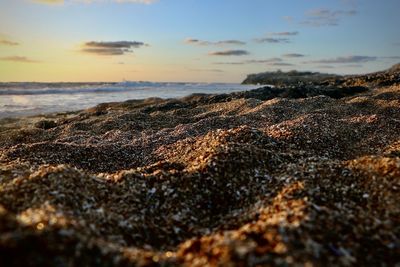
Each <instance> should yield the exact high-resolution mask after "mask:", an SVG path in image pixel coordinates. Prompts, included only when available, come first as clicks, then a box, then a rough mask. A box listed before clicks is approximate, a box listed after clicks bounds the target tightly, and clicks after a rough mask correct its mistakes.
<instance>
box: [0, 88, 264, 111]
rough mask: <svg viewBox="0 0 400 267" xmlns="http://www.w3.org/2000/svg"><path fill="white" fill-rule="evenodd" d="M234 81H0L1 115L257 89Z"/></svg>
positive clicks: (70, 109) (69, 109)
mask: <svg viewBox="0 0 400 267" xmlns="http://www.w3.org/2000/svg"><path fill="white" fill-rule="evenodd" d="M257 87H259V86H257V85H242V84H235V83H179V82H175V83H162V82H160V83H159V82H128V81H124V82H120V83H0V118H14V117H20V116H31V115H41V114H48V113H60V112H68V111H78V110H83V109H86V108H89V107H93V106H96V105H97V104H100V103H107V102H121V101H126V100H130V99H145V98H149V97H158V98H165V99H166V98H181V97H185V96H188V95H191V94H195V93H205V94H219V93H230V92H238V91H245V90H251V89H255V88H257Z"/></svg>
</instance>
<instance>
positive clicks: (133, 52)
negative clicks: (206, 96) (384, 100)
mask: <svg viewBox="0 0 400 267" xmlns="http://www.w3.org/2000/svg"><path fill="white" fill-rule="evenodd" d="M399 10H400V1H399V0H380V1H377V0H0V81H1V82H9V81H18V82H25V81H36V82H101V81H117V82H118V81H123V80H130V81H165V82H169V81H176V82H179V81H182V82H232V83H236V82H241V81H242V80H243V79H244V78H245V77H246V75H247V74H250V73H258V72H264V71H275V70H278V69H280V70H283V71H288V70H294V69H296V70H304V71H305V70H310V71H320V72H327V73H338V74H359V73H368V72H373V71H378V70H382V69H385V68H388V67H390V66H391V65H393V64H395V63H398V62H400V27H399V25H400V16H398V11H399Z"/></svg>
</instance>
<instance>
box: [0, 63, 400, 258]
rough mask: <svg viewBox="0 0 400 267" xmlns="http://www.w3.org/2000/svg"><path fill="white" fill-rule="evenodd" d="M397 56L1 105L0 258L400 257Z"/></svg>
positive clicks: (399, 79)
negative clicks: (65, 109) (57, 109)
mask: <svg viewBox="0 0 400 267" xmlns="http://www.w3.org/2000/svg"><path fill="white" fill-rule="evenodd" d="M399 129H400V69H399V67H398V66H397V67H396V66H395V67H393V68H392V69H390V70H387V71H384V72H379V73H373V74H369V75H364V76H348V77H340V78H335V79H333V80H332V79H331V80H324V81H320V82H318V83H315V82H314V83H297V85H295V84H282V85H280V86H277V87H274V88H270V87H263V88H260V89H256V90H253V91H248V92H241V93H232V94H223V95H203V94H199V95H192V96H189V97H186V98H183V99H169V100H163V99H157V98H153V99H146V100H130V101H126V102H122V103H107V104H101V105H98V106H96V107H93V108H91V109H88V110H84V111H81V112H73V113H64V114H53V115H48V116H37V117H27V118H20V119H3V120H0V266H398V264H400V205H399V203H400V130H399Z"/></svg>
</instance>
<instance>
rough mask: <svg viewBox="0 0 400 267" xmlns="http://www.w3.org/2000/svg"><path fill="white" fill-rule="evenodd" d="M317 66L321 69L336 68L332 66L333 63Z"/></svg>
mask: <svg viewBox="0 0 400 267" xmlns="http://www.w3.org/2000/svg"><path fill="white" fill-rule="evenodd" d="M317 68H319V69H334V68H335V66H331V65H320V66H317Z"/></svg>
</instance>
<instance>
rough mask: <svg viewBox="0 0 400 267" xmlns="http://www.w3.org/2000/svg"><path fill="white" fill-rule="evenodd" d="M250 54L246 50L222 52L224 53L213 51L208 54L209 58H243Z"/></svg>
mask: <svg viewBox="0 0 400 267" xmlns="http://www.w3.org/2000/svg"><path fill="white" fill-rule="evenodd" d="M249 54H250V53H249V52H248V51H246V50H224V51H214V52H210V53H208V55H210V56H245V55H249Z"/></svg>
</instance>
